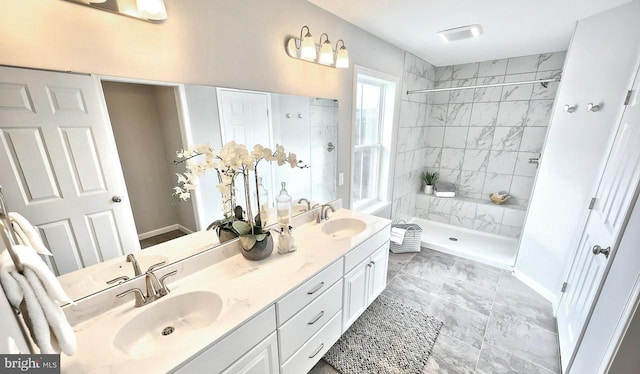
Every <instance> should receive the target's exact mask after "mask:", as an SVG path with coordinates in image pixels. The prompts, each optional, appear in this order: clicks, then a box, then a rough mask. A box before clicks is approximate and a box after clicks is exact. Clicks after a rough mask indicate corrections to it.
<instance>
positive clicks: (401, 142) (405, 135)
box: [397, 127, 444, 151]
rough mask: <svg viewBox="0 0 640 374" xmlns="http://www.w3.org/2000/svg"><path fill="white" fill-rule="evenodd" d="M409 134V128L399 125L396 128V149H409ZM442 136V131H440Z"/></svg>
mask: <svg viewBox="0 0 640 374" xmlns="http://www.w3.org/2000/svg"><path fill="white" fill-rule="evenodd" d="M410 134H411V129H410V128H408V127H400V128H399V129H398V140H397V149H399V150H400V149H401V150H405V151H406V150H408V149H409V141H410V139H409V136H410ZM442 135H443V136H444V131H443V133H442Z"/></svg>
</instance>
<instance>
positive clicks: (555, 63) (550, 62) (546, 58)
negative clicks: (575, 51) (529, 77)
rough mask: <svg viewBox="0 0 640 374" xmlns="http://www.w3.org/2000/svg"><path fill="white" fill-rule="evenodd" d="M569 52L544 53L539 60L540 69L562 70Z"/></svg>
mask: <svg viewBox="0 0 640 374" xmlns="http://www.w3.org/2000/svg"><path fill="white" fill-rule="evenodd" d="M566 57H567V52H564V51H563V52H553V53H543V54H541V55H540V59H539V60H538V71H546V70H562V67H563V66H564V60H565V58H566Z"/></svg>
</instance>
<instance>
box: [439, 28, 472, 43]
mask: <svg viewBox="0 0 640 374" xmlns="http://www.w3.org/2000/svg"><path fill="white" fill-rule="evenodd" d="M438 35H440V38H442V40H444V41H445V42H447V43H448V42H453V41H456V40H463V39H469V38H477V37H478V36H480V35H482V26H481V25H478V24H474V25H466V26H461V27H455V28H452V29H447V30H442V31H438Z"/></svg>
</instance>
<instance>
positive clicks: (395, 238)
mask: <svg viewBox="0 0 640 374" xmlns="http://www.w3.org/2000/svg"><path fill="white" fill-rule="evenodd" d="M406 232H407V230H406V229H401V228H400V227H392V228H391V241H392V242H394V243H396V244H398V245H402V242H403V241H404V234H405V233H406Z"/></svg>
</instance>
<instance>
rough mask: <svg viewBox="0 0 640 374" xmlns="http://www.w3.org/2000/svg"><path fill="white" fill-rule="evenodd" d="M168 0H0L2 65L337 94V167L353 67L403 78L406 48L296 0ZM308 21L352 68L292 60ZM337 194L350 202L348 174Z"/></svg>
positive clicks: (346, 146)
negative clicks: (114, 4)
mask: <svg viewBox="0 0 640 374" xmlns="http://www.w3.org/2000/svg"><path fill="white" fill-rule="evenodd" d="M166 3H167V12H168V14H169V18H168V19H167V21H166V22H164V23H162V24H150V23H147V22H141V21H138V20H133V19H130V18H127V17H122V16H118V15H113V14H110V13H107V12H103V11H98V10H94V9H90V8H87V7H84V6H80V5H76V4H72V3H69V2H64V1H42V0H21V1H3V2H1V3H0V35H2V38H0V64H5V65H15V66H25V67H36V68H47V69H54V70H63V71H66V70H71V71H76V72H91V73H97V74H104V75H115V76H127V77H135V78H145V79H155V80H162V81H173V82H184V83H194V84H206V85H215V86H221V87H235V88H243V89H253V90H261V91H271V92H278V93H287V94H295V95H303V96H311V97H325V98H335V99H338V100H339V103H340V107H339V124H340V126H339V129H338V135H339V139H340V141H339V144H338V165H339V168H338V171H339V172H344V173H345V175H347V176H348V175H351V173H350V167H351V165H350V161H351V155H350V151H349V150H350V139H351V106H352V95H353V92H352V71H353V64H359V65H362V66H366V67H369V68H372V69H375V70H379V71H382V72H385V73H388V74H392V75H395V76H401V74H402V66H403V52H402V51H401V50H400V49H398V48H396V47H394V46H391V45H390V44H388V43H386V42H384V41H382V40H380V39H378V38H376V37H374V36H373V35H371V34H369V33H367V32H365V31H363V30H361V29H359V28H357V27H355V26H353V25H351V24H349V23H347V22H345V21H343V20H341V19H339V18H338V17H336V16H334V15H332V14H330V13H328V12H326V11H324V10H322V9H320V8H318V7H316V6H315V5H313V4H311V3H309V2H307V1H300V0H277V1H263V0H242V1H226V0H190V1H173V0H169V1H167V2H166ZM303 25H308V26H309V27H310V28H311V32H312V33H313V35H314V36H315V37H316V38H319V37H320V34H321V33H323V32H326V33H328V34H329V36H330V38H331V40H332V41H334V42H335V41H336V40H338V39H340V38H342V39H344V41H345V43H346V46H347V48H348V50H349V56H350V58H351V66H352V67H351V68H349V69H333V68H328V67H323V66H320V65H316V64H310V63H307V62H303V61H299V60H295V59H292V58H290V57H288V56H287V54H286V53H285V48H284V46H285V41H286V40H287V38H288V37H290V36H295V35H299V33H300V28H301V27H302V26H303ZM345 179H346V180H345V184H344V185H342V186H339V187H338V197H340V198H342V199H343V200H344V202H345V205H346V206H348V205H349V181H348V178H345Z"/></svg>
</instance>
